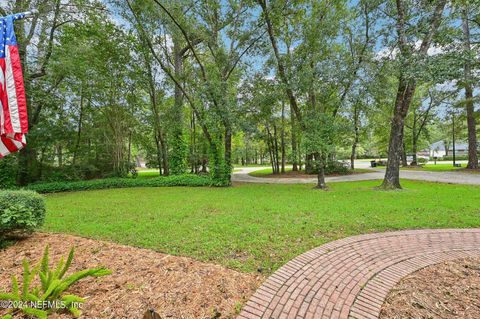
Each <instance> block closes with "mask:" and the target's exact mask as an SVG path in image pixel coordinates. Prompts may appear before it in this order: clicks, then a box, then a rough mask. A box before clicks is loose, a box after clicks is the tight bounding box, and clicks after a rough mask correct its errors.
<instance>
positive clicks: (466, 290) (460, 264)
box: [380, 258, 480, 319]
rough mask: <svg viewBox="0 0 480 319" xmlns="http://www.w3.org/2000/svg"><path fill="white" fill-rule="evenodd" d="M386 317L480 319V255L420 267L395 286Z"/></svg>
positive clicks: (388, 302)
mask: <svg viewBox="0 0 480 319" xmlns="http://www.w3.org/2000/svg"><path fill="white" fill-rule="evenodd" d="M380 318H382V319H401V318H402V319H403V318H405V319H406V318H445V319H447V318H470V319H474V318H475V319H477V318H480V258H470V259H461V260H456V261H450V262H445V263H442V264H438V265H434V266H430V267H427V268H424V269H422V270H419V271H417V272H415V273H413V274H411V275H409V276H407V277H405V278H404V279H402V281H401V282H400V283H399V284H398V285H397V286H395V288H394V289H392V290H391V291H390V293H389V295H388V297H387V299H386V301H385V303H384V305H383V308H382V312H381V315H380Z"/></svg>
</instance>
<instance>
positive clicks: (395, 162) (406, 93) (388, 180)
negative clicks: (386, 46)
mask: <svg viewBox="0 0 480 319" xmlns="http://www.w3.org/2000/svg"><path fill="white" fill-rule="evenodd" d="M446 3H447V0H439V1H438V2H437V4H436V6H435V9H434V12H433V14H432V17H431V19H430V21H429V26H428V27H429V28H428V31H427V32H426V34H425V36H424V38H423V40H422V41H421V44H420V48H419V49H418V50H417V52H412V47H411V46H410V44H409V42H408V39H407V36H406V31H405V29H406V24H407V21H406V11H407V10H406V9H405V3H404V1H403V0H396V7H397V26H396V27H397V35H398V47H399V49H400V54H401V57H400V60H402V59H404V62H403V63H402V64H403V65H402V66H401V69H400V77H399V81H398V90H397V97H396V99H395V108H394V112H393V119H392V129H391V131H390V144H389V146H388V163H387V169H386V171H385V178H384V180H383V184H382V187H383V188H385V189H398V188H401V186H400V156H401V151H402V145H403V129H404V124H405V117H406V116H407V113H408V109H409V108H410V104H411V102H412V98H413V95H414V94H415V90H416V82H415V79H414V78H406V77H405V74H404V73H403V72H404V69H409V67H410V66H409V65H408V63H409V62H408V59H409V58H410V57H411V55H412V54H418V55H419V56H422V57H426V56H427V52H428V49H429V48H430V44H431V43H432V39H433V37H434V35H435V33H436V32H437V30H438V27H439V26H440V23H441V21H442V16H443V10H444V8H445V5H446Z"/></svg>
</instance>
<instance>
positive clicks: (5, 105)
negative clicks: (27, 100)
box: [0, 59, 13, 133]
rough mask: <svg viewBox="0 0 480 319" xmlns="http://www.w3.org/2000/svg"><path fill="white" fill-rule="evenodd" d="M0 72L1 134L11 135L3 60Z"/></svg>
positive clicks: (3, 60) (0, 61)
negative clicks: (0, 75) (0, 81)
mask: <svg viewBox="0 0 480 319" xmlns="http://www.w3.org/2000/svg"><path fill="white" fill-rule="evenodd" d="M0 69H1V70H0V72H2V75H3V79H4V83H3V86H2V89H1V92H0V99H1V101H2V106H3V123H0V124H1V126H2V132H5V133H13V127H12V121H11V119H10V109H9V107H8V96H7V79H6V70H7V66H6V61H5V59H0Z"/></svg>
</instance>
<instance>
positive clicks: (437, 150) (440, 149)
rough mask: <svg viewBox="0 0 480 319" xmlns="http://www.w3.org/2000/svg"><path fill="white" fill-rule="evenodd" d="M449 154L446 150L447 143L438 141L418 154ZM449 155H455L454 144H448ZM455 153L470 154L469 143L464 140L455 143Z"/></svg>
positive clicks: (459, 154)
mask: <svg viewBox="0 0 480 319" xmlns="http://www.w3.org/2000/svg"><path fill="white" fill-rule="evenodd" d="M446 154H447V152H446V151H445V143H444V142H443V141H438V142H435V143H433V144H431V145H430V146H429V148H428V149H424V150H422V151H421V152H419V154H418V155H424V156H430V157H443V156H445V155H446ZM448 155H449V156H451V155H453V144H452V143H450V145H448ZM455 155H457V156H464V155H468V144H467V143H464V142H458V143H455Z"/></svg>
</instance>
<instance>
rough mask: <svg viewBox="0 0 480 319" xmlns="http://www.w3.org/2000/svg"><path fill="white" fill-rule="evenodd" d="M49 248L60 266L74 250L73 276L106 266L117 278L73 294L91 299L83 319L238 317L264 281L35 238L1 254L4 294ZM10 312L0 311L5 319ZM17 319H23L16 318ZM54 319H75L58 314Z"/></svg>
mask: <svg viewBox="0 0 480 319" xmlns="http://www.w3.org/2000/svg"><path fill="white" fill-rule="evenodd" d="M47 244H49V245H50V261H51V263H52V264H53V262H57V261H58V260H59V259H60V257H61V256H65V257H66V255H67V254H68V251H69V249H70V247H71V246H75V258H74V262H73V265H72V269H71V270H70V272H71V271H78V270H82V269H85V268H94V267H98V266H99V265H103V266H106V267H107V268H109V269H110V270H112V271H113V274H112V275H110V276H107V277H102V278H88V279H84V280H83V281H81V282H80V283H78V284H76V285H74V286H73V287H72V288H71V289H70V290H69V292H71V293H74V294H77V295H79V296H82V297H88V300H87V302H86V303H85V304H84V305H83V308H82V311H83V314H82V316H81V318H116V319H118V318H128V319H135V318H142V317H143V314H144V313H145V312H146V311H147V310H148V309H155V311H156V312H157V313H158V314H159V315H160V316H161V318H175V319H176V318H233V317H235V315H236V314H237V312H238V310H239V308H240V307H241V305H243V304H244V303H245V302H246V301H247V300H248V298H249V297H250V296H251V295H252V294H253V292H254V291H255V290H256V288H257V287H258V286H260V284H261V282H262V281H263V280H264V278H263V277H261V276H259V275H255V274H245V273H241V272H237V271H234V270H230V269H226V268H224V267H221V266H218V265H212V264H207V263H202V262H199V261H196V260H193V259H190V258H186V257H175V256H170V255H165V254H161V253H157V252H154V251H151V250H147V249H140V248H134V247H129V246H123V245H117V244H113V243H108V242H102V241H96V240H91V239H85V238H80V237H75V236H68V235H60V234H58V235H57V234H35V235H34V236H33V237H31V238H28V239H26V240H23V241H20V242H17V243H16V244H15V245H13V246H11V247H9V248H7V249H6V250H2V251H0V291H1V292H4V291H10V283H11V281H10V277H11V275H12V274H16V275H17V276H20V275H21V273H22V260H23V259H24V258H27V259H28V260H30V261H33V262H35V263H37V262H38V261H39V260H40V259H41V257H42V252H43V249H44V248H45V246H46V245H47ZM2 314H5V310H2V309H0V317H1V315H2ZM15 318H21V316H16V317H15ZM51 318H62V319H63V318H71V316H70V315H67V314H58V315H57V314H56V315H54V316H52V317H51Z"/></svg>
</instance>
